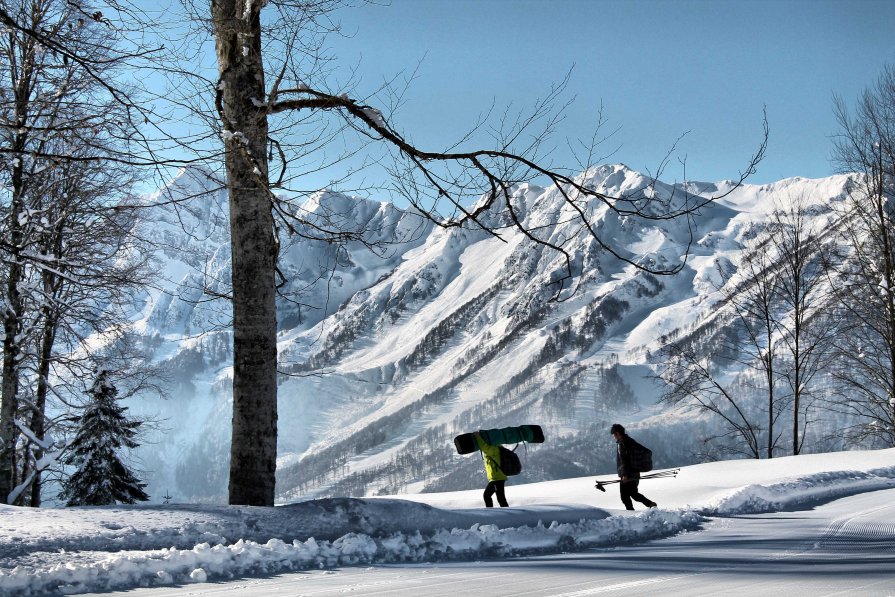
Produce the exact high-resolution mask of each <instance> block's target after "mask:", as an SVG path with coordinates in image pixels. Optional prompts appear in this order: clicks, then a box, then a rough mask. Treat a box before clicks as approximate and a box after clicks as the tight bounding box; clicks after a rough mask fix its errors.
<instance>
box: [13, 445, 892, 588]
mask: <svg viewBox="0 0 895 597" xmlns="http://www.w3.org/2000/svg"><path fill="white" fill-rule="evenodd" d="M609 478H611V477H604V479H609ZM593 480H594V478H593V477H588V478H580V479H567V480H563V481H553V482H546V483H535V484H528V485H512V484H511V485H510V486H508V488H507V495H508V499H509V501H510V504H511V505H512V506H513V507H512V508H508V509H494V510H485V509H483V508H479V507H478V506H479V500H480V492H478V491H474V492H455V493H444V494H426V495H415V496H402V499H395V498H389V499H363V500H361V499H349V498H344V499H325V500H316V501H313V502H305V503H299V504H293V505H290V506H281V507H277V508H249V507H208V506H191V505H172V506H154V507H133V508H92V509H91V508H71V509H42V510H31V509H23V508H13V507H4V506H0V595H3V596H6V595H10V596H12V595H40V594H59V593H62V594H70V593H91V592H97V591H110V590H127V593H126V594H127V595H145V596H153V597H165V596H170V595H188V594H191V595H201V594H207V595H212V594H218V593H222V594H227V595H273V594H282V595H297V594H308V595H336V594H342V593H344V592H354V593H355V594H363V595H371V594H380V595H402V594H406V595H414V596H416V595H444V594H447V593H449V592H453V593H455V594H467V593H473V592H479V591H481V590H482V588H483V587H485V588H487V593H488V594H489V595H524V594H528V595H567V596H569V597H571V596H573V595H574V596H584V595H596V594H602V593H609V592H615V591H617V592H622V593H634V594H644V593H663V594H683V593H686V594H688V595H692V594H721V593H725V592H729V593H735V592H742V591H744V590H748V591H749V592H750V593H751V594H757V595H766V594H771V593H779V592H780V591H781V590H786V589H787V588H789V589H793V590H795V589H798V590H800V591H801V592H802V593H803V594H810V595H820V594H835V593H836V592H838V591H842V592H859V593H861V594H880V595H895V573H893V572H892V570H893V569H895V449H890V450H879V451H873V452H844V453H834V454H817V455H805V456H799V457H793V458H779V459H775V460H772V461H730V462H718V463H711V464H703V465H696V466H690V467H685V468H684V469H682V470H681V472H680V475H679V476H678V477H677V478H676V479H657V480H647V481H643V482H642V484H641V490H642V491H643V493H645V494H646V495H647V496H649V497H650V498H651V499H653V500H655V501H657V502H659V509H656V510H650V511H645V510H638V511H636V512H634V513H628V512H625V511H623V510H619V506H620V502H619V500H618V496H617V493H616V491H615V490H616V488H617V486H616V485H610V486H608V489H609V491H608V492H607V493H600V492H598V491H596V490H595V489H594V487H593ZM135 587H151V588H146V589H140V590H136V591H134V590H130V589H133V588H135ZM107 594H108V593H107Z"/></svg>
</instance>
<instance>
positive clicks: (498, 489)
mask: <svg viewBox="0 0 895 597" xmlns="http://www.w3.org/2000/svg"><path fill="white" fill-rule="evenodd" d="M505 483H506V481H488V486H487V487H485V494H484V496H483V497H484V498H485V506H487V507H488V508H493V507H494V502H492V501H491V496H492V495H494V494H495V493H497V503H498V504H500V507H501V508H506V507H507V506H508V505H509V504H507V497H506V496H505V495H504V494H503V486H504V484H505Z"/></svg>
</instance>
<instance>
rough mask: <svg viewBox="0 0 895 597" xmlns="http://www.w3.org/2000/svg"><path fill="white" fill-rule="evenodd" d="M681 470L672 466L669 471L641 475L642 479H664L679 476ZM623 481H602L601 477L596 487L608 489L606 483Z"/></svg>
mask: <svg viewBox="0 0 895 597" xmlns="http://www.w3.org/2000/svg"><path fill="white" fill-rule="evenodd" d="M680 470H681V469H679V468H672V469H668V470H667V471H659V472H656V473H647V474H645V475H640V478H641V479H663V478H666V477H677V474H678V472H679V471H680ZM621 481H622V480H621V479H614V480H612V481H600V480H599V479H597V482H596V485H594V487H596V488H597V489H599V490H600V491H606V488H605V487H604V485H612V484H613V483H621Z"/></svg>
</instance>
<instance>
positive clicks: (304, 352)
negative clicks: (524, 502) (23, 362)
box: [135, 165, 847, 501]
mask: <svg viewBox="0 0 895 597" xmlns="http://www.w3.org/2000/svg"><path fill="white" fill-rule="evenodd" d="M581 176H582V180H583V181H585V182H586V183H587V184H589V185H590V186H592V187H593V188H595V189H597V190H599V191H602V192H604V193H606V194H607V195H611V196H618V195H627V196H631V197H635V198H637V197H639V198H641V200H642V201H645V199H643V198H644V197H649V198H651V199H652V200H653V201H655V202H656V203H657V204H658V203H661V202H663V201H664V202H675V201H683V200H685V199H686V198H687V197H688V195H687V193H691V194H693V195H695V194H699V195H702V196H714V195H718V194H724V193H725V192H726V191H728V190H729V189H730V186H731V183H729V182H721V183H713V184H709V183H685V184H683V185H669V184H665V183H662V182H660V181H653V180H651V179H649V178H648V177H645V176H643V175H641V174H639V173H636V172H633V171H631V170H629V169H627V168H626V167H625V166H623V165H606V166H600V167H597V168H593V169H591V170H589V171H588V172H586V173H584V174H582V175H581ZM182 178H183V177H181V179H178V180H177V181H175V182H174V183H173V187H172V190H171V194H173V195H176V194H178V193H180V194H183V193H184V192H193V191H192V190H191V189H192V187H189V186H188V185H187V183H185V182H182ZM846 182H847V177H844V176H836V177H831V178H828V179H821V180H807V179H797V178H794V179H787V180H784V181H780V182H778V183H775V184H772V185H761V186H750V185H746V186H743V187H740V188H738V189H736V190H734V191H733V192H732V193H730V194H728V195H726V196H724V198H723V199H722V200H720V201H718V202H716V203H713V204H709V205H707V206H706V207H704V208H703V209H701V210H700V213H699V214H697V215H696V216H695V218H694V220H693V222H692V224H693V225H694V226H695V229H694V230H695V236H694V238H693V241H694V242H693V244H692V245H690V244H689V241H690V228H689V226H688V223H687V222H686V221H684V220H676V221H646V220H638V219H635V218H633V217H621V216H619V215H618V214H617V213H615V212H612V211H610V210H608V209H607V208H606V206H605V205H603V204H602V203H600V202H594V203H593V204H591V205H589V206H588V207H587V209H588V210H589V212H590V213H593V214H594V221H595V222H596V225H595V231H596V233H597V234H598V235H599V236H600V238H601V239H602V240H604V241H605V242H608V243H610V244H611V245H612V246H613V247H614V248H615V249H617V250H618V251H619V252H620V253H622V254H624V255H626V256H628V257H629V258H631V259H634V260H637V261H638V262H639V263H646V264H650V265H658V266H673V265H676V264H679V263H681V262H682V260H683V259H684V257H685V254H686V253H687V249H688V246H689V254H688V255H687V261H686V265H685V267H684V269H683V271H682V272H681V273H680V274H678V275H676V276H674V277H665V276H654V275H651V274H648V273H645V272H644V271H643V270H640V269H637V268H634V267H633V266H630V265H627V264H624V263H623V262H620V261H618V260H617V259H615V258H614V257H612V256H611V255H609V254H608V253H607V252H605V251H604V250H602V249H601V248H600V246H599V244H598V243H597V242H596V241H595V240H594V239H593V238H591V237H590V236H588V235H586V234H583V233H582V231H581V230H580V228H579V227H577V226H576V225H575V224H574V222H572V221H571V220H570V219H569V217H568V215H569V214H568V208H567V207H565V206H564V205H563V201H562V197H561V196H560V194H559V193H557V192H556V191H555V190H544V189H542V188H539V187H537V186H534V185H526V186H522V187H519V188H518V189H517V190H516V193H515V198H514V202H515V203H514V204H515V205H516V207H517V210H518V212H519V213H521V214H523V216H524V218H525V221H526V223H527V224H528V225H529V226H536V227H539V228H538V229H539V230H542V231H543V232H542V233H543V234H544V235H546V236H545V237H546V238H548V239H549V240H550V241H551V242H554V243H563V246H564V247H565V248H566V249H567V250H568V252H569V254H570V255H572V257H573V271H572V273H573V280H572V283H571V285H569V286H567V287H566V289H565V290H564V291H563V293H562V295H561V296H560V298H561V299H562V300H559V301H556V300H554V299H555V298H556V293H557V286H556V284H551V282H553V281H555V280H556V279H558V278H559V277H561V276H562V275H563V274H564V273H565V270H564V266H565V262H564V260H563V258H562V256H561V255H559V254H557V253H555V252H551V251H550V250H548V249H545V248H544V247H543V246H540V245H537V244H535V243H533V242H532V241H531V240H529V239H526V238H524V237H523V235H521V234H519V233H517V232H515V231H514V230H513V229H512V228H501V232H500V235H501V238H499V239H498V238H495V237H494V236H492V235H490V234H487V233H484V232H482V231H480V230H476V229H471V228H469V229H467V228H463V229H449V230H442V229H433V228H432V227H431V225H429V224H428V223H427V222H426V221H425V220H423V219H422V218H420V217H419V216H418V215H416V214H414V213H413V212H404V211H402V210H399V209H396V208H395V207H394V206H392V205H390V204H380V203H376V202H370V201H366V200H362V199H357V198H349V197H345V196H342V195H338V194H335V193H322V194H320V195H318V196H317V197H314V198H312V199H311V200H310V201H308V202H307V203H306V204H305V205H304V206H303V207H302V208H301V209H300V210H299V211H300V212H301V216H302V217H305V218H317V219H316V220H315V221H316V222H318V223H320V224H321V225H325V226H335V225H338V226H339V227H342V228H348V229H351V230H354V231H356V232H358V233H362V234H363V235H364V237H365V238H367V239H369V242H370V243H372V244H374V245H375V246H376V248H377V251H376V252H371V251H370V250H368V249H367V248H366V247H364V246H362V245H361V244H359V243H354V244H352V243H348V244H345V245H329V244H327V243H321V242H315V241H309V240H307V239H303V238H301V236H293V237H288V236H284V239H283V245H284V249H283V252H282V253H283V258H282V269H283V270H284V271H285V272H287V274H288V276H289V280H290V283H289V287H288V288H287V290H288V291H291V292H293V297H292V298H293V299H294V300H283V301H282V302H281V304H280V316H279V322H280V328H281V331H280V344H279V346H280V369H281V371H284V373H287V374H288V375H284V377H283V378H282V382H281V384H280V413H279V414H280V435H279V449H280V463H279V479H278V492H279V499H280V500H281V501H288V500H293V499H296V498H300V497H306V498H307V497H315V496H322V495H336V496H338V495H355V496H359V495H376V494H395V493H404V492H409V493H414V492H418V491H424V490H425V491H438V490H442V489H457V488H464V487H471V486H474V482H473V481H471V478H472V477H471V475H472V474H473V471H474V470H475V466H476V465H475V464H474V463H472V462H471V460H469V459H467V460H460V461H458V460H457V459H455V458H454V457H453V456H454V454H453V447H452V445H451V441H450V440H451V437H452V436H453V435H455V434H456V433H459V432H464V431H469V430H472V429H478V428H487V427H497V426H504V425H514V424H520V423H539V424H541V425H542V426H543V427H544V428H545V430H546V431H547V435H548V438H550V441H549V442H548V443H547V444H544V445H542V446H531V447H530V450H531V458H530V464H529V466H528V470H527V473H528V474H529V479H530V480H547V479H556V478H562V477H574V476H579V475H582V474H586V473H588V472H591V471H594V470H603V469H605V468H607V467H608V466H609V464H610V463H609V461H608V457H606V456H605V455H604V451H603V450H600V449H597V450H583V449H582V448H583V447H589V448H593V447H595V446H596V447H600V446H604V445H606V444H608V441H609V438H608V435H607V432H606V429H607V428H608V425H609V424H611V423H612V422H615V421H616V420H621V421H623V422H625V423H626V425H628V426H629V427H630V428H633V429H638V428H639V429H641V430H642V432H643V433H644V434H646V437H647V438H648V439H649V440H650V441H651V442H652V444H653V445H658V446H661V447H662V453H663V457H662V458H664V459H665V461H664V462H660V463H659V465H660V466H669V465H673V464H682V463H687V462H695V461H696V458H697V457H696V456H695V444H694V442H695V441H696V436H697V432H698V431H700V430H701V429H704V428H706V427H707V426H710V425H711V423H710V422H707V421H703V420H699V419H694V418H693V416H692V415H687V416H686V417H682V416H680V415H679V414H676V413H673V412H668V411H667V410H666V409H664V408H662V407H660V406H657V405H656V397H657V396H658V394H659V388H658V386H657V385H656V384H655V383H653V382H652V381H651V380H650V379H649V377H648V376H649V375H650V374H651V373H652V372H653V368H652V367H653V362H652V361H651V355H653V354H654V353H655V351H656V350H657V349H658V348H660V347H661V346H662V344H663V343H664V342H665V341H666V340H667V338H669V337H674V336H676V335H680V334H682V333H690V332H691V331H692V330H694V329H697V328H698V327H699V326H700V325H702V324H704V323H705V322H706V321H710V320H712V319H713V318H715V317H717V316H718V313H717V312H718V304H719V299H720V295H719V293H718V285H719V284H721V283H722V280H721V277H720V275H719V273H718V272H719V268H721V269H724V270H725V271H736V268H737V266H738V263H739V261H740V259H741V258H742V254H743V251H744V247H745V246H746V245H747V244H748V243H749V242H750V241H751V240H752V239H755V238H756V237H758V236H759V235H760V234H761V232H762V230H763V229H764V226H765V225H766V223H767V220H768V218H769V217H770V214H771V213H772V212H773V210H774V209H775V208H779V207H780V206H785V205H789V204H792V202H794V201H797V200H803V199H807V200H808V202H809V203H810V204H812V205H815V206H817V208H816V209H815V211H816V213H817V218H818V219H819V221H821V220H823V218H826V217H828V215H829V213H830V206H831V205H835V204H836V203H837V202H839V201H841V200H842V198H843V197H844V188H845V185H846ZM178 185H181V186H185V187H187V188H186V190H181V189H180V187H179V186H178ZM206 188H207V186H206ZM690 197H692V195H690ZM205 201H206V202H207V203H206V204H202V205H203V206H202V207H199V206H197V207H195V208H194V209H195V210H197V211H199V212H202V213H216V214H217V213H222V210H223V209H224V206H225V201H224V198H223V195H222V194H220V193H217V194H214V195H212V196H211V199H208V198H206V199H205ZM188 203H189V202H184V205H187V204H188ZM648 208H651V207H649V205H648ZM203 210H205V211H203ZM214 219H215V218H211V220H214ZM484 220H485V221H487V222H488V223H489V224H491V225H497V226H500V225H504V224H506V223H507V222H508V219H507V216H506V214H505V213H503V212H501V211H500V210H499V209H495V210H494V211H492V212H489V213H487V214H485V216H484ZM161 221H162V222H163V223H164V226H167V228H165V230H170V234H171V236H172V237H174V236H177V235H178V234H180V237H179V240H176V241H175V240H172V241H171V244H172V245H175V244H177V243H178V242H179V243H181V244H185V245H186V246H187V247H188V249H189V250H184V251H183V252H184V253H186V254H189V253H190V252H192V253H198V254H199V255H201V258H199V257H195V258H193V261H194V262H198V263H201V264H204V265H203V267H202V271H208V272H213V273H214V276H211V277H212V278H213V280H212V281H214V282H215V283H217V282H218V281H220V280H223V279H225V277H226V275H225V274H226V273H228V272H229V270H228V267H229V258H228V256H227V251H226V246H225V242H226V234H224V233H223V231H222V230H217V229H216V230H215V231H207V230H205V229H202V230H201V231H199V232H196V231H194V230H193V228H191V226H192V224H191V223H190V222H191V221H190V220H189V219H188V218H184V216H183V215H182V214H177V217H176V218H174V219H172V218H171V217H170V216H165V217H163V218H161ZM196 221H197V222H202V223H203V224H205V223H207V222H208V221H209V218H208V217H196ZM149 225H151V226H155V225H156V224H155V223H152V222H150V224H149ZM196 226H198V224H196ZM178 230H179V231H180V232H178ZM188 231H189V233H188V234H187V232H188ZM218 232H220V234H219V235H218V236H215V234H217V233H218ZM181 233H182V234H181ZM184 239H185V240H184ZM168 257H170V256H169V255H165V258H166V260H164V261H161V262H163V263H164V267H165V269H164V272H163V273H164V275H163V279H165V280H167V282H164V283H162V284H161V286H163V287H164V292H159V293H157V294H151V293H150V295H149V297H148V298H147V300H146V302H145V304H144V305H141V306H139V307H140V308H139V309H138V313H139V317H135V319H136V320H137V325H138V327H139V328H140V329H141V330H143V331H144V333H146V334H147V335H148V336H152V337H154V338H156V340H155V341H156V343H157V344H158V349H157V350H158V352H157V354H158V358H159V359H169V363H170V364H171V369H172V370H174V371H176V372H178V383H179V386H178V387H177V389H176V391H175V392H174V397H173V398H172V399H171V400H170V401H168V402H167V403H161V404H140V405H137V407H136V408H137V409H138V410H140V411H141V412H143V413H152V414H154V415H155V416H156V417H157V418H159V419H162V420H163V424H162V430H161V431H160V432H159V434H158V435H157V436H156V437H154V438H150V440H151V441H153V442H154V443H153V444H152V446H151V447H149V448H148V450H149V451H151V453H152V461H151V462H149V461H147V460H146V459H144V466H143V468H144V469H145V470H146V471H147V478H148V480H149V481H150V491H151V492H152V493H153V494H154V495H155V496H156V499H158V496H160V495H163V494H165V493H166V492H167V493H168V494H169V495H172V496H174V497H175V498H178V499H186V498H191V499H203V500H211V501H221V499H222V496H223V495H224V493H225V488H226V470H227V463H226V458H227V454H228V442H229V437H228V434H229V429H228V426H227V423H228V421H229V418H230V416H229V389H228V388H229V375H230V372H229V352H228V350H229V337H228V332H227V329H226V304H224V303H221V302H220V301H219V302H208V303H199V304H195V303H194V302H193V303H191V302H190V300H191V298H190V297H192V300H193V301H195V296H193V295H194V294H195V292H196V290H195V289H196V288H197V287H198V288H201V287H202V284H203V283H205V284H207V285H211V284H208V279H204V280H203V279H199V280H197V279H195V276H196V274H195V268H194V269H193V270H189V268H188V267H187V264H186V263H185V262H182V261H179V260H178V259H168ZM189 272H192V273H189ZM190 276H193V277H192V278H191V277H190ZM208 277H209V276H206V278H208ZM573 290H574V292H573ZM190 293H193V294H190ZM682 425H687V426H688V427H687V431H682V427H681V426H682ZM171 438H177V439H176V440H172V439H171Z"/></svg>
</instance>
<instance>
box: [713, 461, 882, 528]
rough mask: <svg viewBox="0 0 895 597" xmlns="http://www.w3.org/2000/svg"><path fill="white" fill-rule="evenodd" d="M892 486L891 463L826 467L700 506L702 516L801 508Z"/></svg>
mask: <svg viewBox="0 0 895 597" xmlns="http://www.w3.org/2000/svg"><path fill="white" fill-rule="evenodd" d="M891 487H895V466H892V467H886V468H880V469H875V470H871V471H866V472H864V471H848V470H846V471H830V472H823V473H816V474H813V475H808V476H805V477H798V478H794V479H791V480H787V481H781V482H778V483H771V484H768V485H760V484H752V485H746V486H744V487H740V488H737V489H736V490H734V491H732V492H731V493H730V494H729V495H726V496H724V497H722V498H720V499H717V500H715V501H714V502H713V503H710V504H708V505H707V506H705V507H704V508H702V509H701V510H700V512H701V513H702V514H704V515H706V516H732V515H736V514H760V513H764V512H779V511H781V510H794V509H805V508H806V507H810V506H812V505H815V504H818V503H821V502H827V501H830V500H833V499H836V498H840V497H844V496H847V495H854V494H856V493H864V492H867V491H875V490H878V489H889V488H891Z"/></svg>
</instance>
